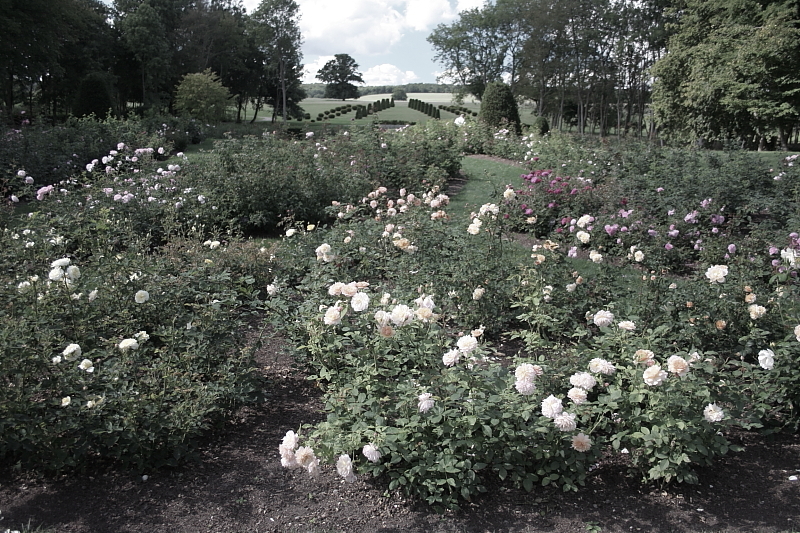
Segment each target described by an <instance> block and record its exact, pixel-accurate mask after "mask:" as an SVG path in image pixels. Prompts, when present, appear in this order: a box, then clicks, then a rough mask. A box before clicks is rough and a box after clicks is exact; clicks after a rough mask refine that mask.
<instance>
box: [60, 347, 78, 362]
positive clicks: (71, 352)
mask: <svg viewBox="0 0 800 533" xmlns="http://www.w3.org/2000/svg"><path fill="white" fill-rule="evenodd" d="M81 353H82V352H81V347H80V346H79V345H77V344H69V345H67V347H66V348H64V351H63V352H61V355H63V356H64V358H65V359H67V360H69V359H75V358H77V357H80V356H81Z"/></svg>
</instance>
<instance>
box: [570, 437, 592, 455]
mask: <svg viewBox="0 0 800 533" xmlns="http://www.w3.org/2000/svg"><path fill="white" fill-rule="evenodd" d="M572 448H573V449H574V450H575V451H578V452H588V451H589V450H591V449H592V439H590V438H589V436H588V435H584V434H583V433H578V434H577V435H575V436H574V437H572Z"/></svg>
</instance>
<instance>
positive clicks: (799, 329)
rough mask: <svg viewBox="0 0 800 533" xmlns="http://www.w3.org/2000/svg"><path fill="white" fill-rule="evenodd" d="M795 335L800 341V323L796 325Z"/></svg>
mask: <svg viewBox="0 0 800 533" xmlns="http://www.w3.org/2000/svg"><path fill="white" fill-rule="evenodd" d="M794 336H795V338H796V339H797V342H800V324H799V325H797V326H795V327H794Z"/></svg>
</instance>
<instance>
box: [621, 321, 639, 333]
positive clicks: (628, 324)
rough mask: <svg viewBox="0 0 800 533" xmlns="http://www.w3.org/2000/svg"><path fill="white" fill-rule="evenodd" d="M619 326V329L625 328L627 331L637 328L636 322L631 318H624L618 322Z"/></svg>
mask: <svg viewBox="0 0 800 533" xmlns="http://www.w3.org/2000/svg"><path fill="white" fill-rule="evenodd" d="M617 326H619V329H622V330H625V331H635V330H636V324H634V323H633V322H631V321H630V320H623V321H622V322H620V323H619V324H617Z"/></svg>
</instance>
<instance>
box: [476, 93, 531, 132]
mask: <svg viewBox="0 0 800 533" xmlns="http://www.w3.org/2000/svg"><path fill="white" fill-rule="evenodd" d="M479 118H480V120H482V121H483V122H485V123H486V124H488V125H489V126H491V127H493V128H499V127H506V128H511V129H512V130H513V131H514V132H515V133H516V134H517V135H519V134H520V133H521V132H522V127H521V123H520V118H519V109H518V108H517V101H516V100H515V99H514V95H513V93H512V92H511V87H509V86H508V85H506V84H505V83H502V82H493V83H490V84H488V85H487V86H486V91H485V92H484V93H483V98H481V112H480V115H479Z"/></svg>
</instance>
